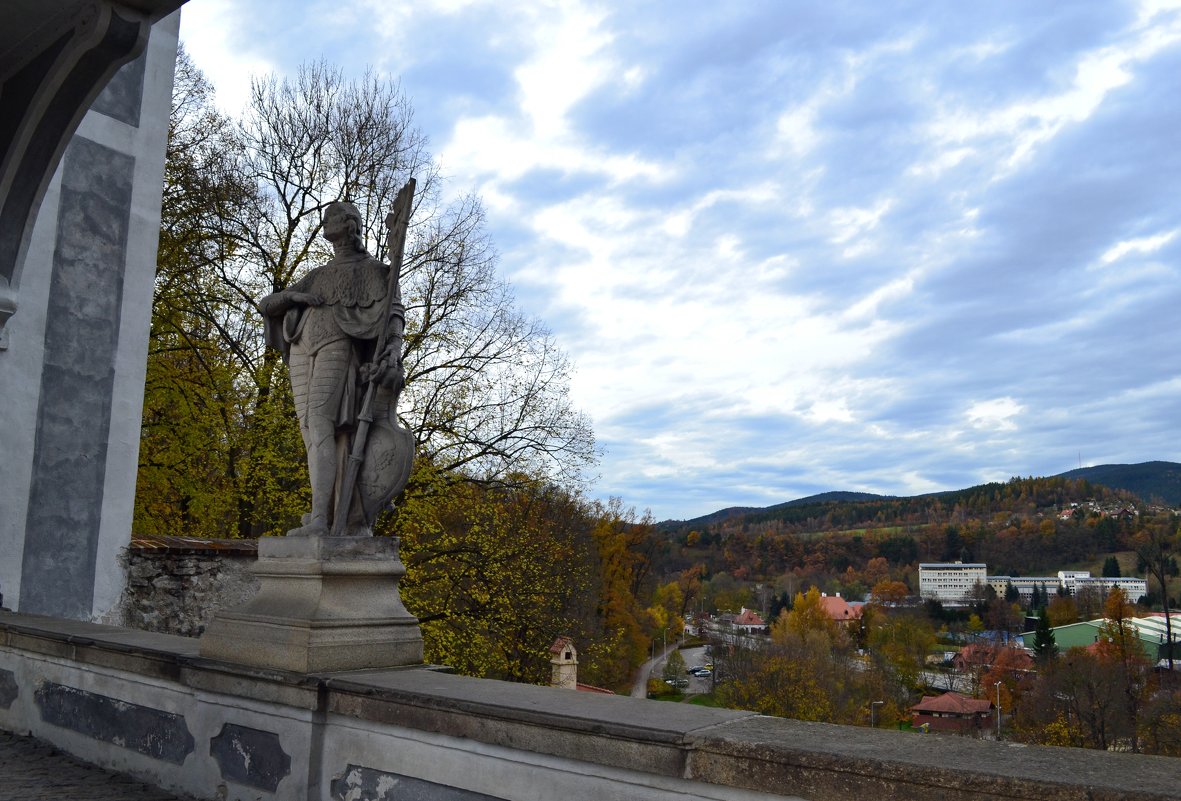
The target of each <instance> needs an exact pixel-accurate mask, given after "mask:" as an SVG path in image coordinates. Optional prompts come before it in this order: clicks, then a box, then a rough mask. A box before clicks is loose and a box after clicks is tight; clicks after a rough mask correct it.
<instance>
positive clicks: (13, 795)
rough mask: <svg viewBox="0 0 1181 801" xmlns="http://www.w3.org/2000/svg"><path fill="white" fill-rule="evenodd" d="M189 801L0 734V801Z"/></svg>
mask: <svg viewBox="0 0 1181 801" xmlns="http://www.w3.org/2000/svg"><path fill="white" fill-rule="evenodd" d="M49 799H53V801H60V799H79V800H80V801H81V800H82V799H85V801H193V799H191V798H189V797H188V796H179V795H174V794H172V793H166V792H164V791H163V790H160V789H158V788H156V787H152V786H151V785H148V784H144V783H143V782H141V781H137V780H135V779H132V778H129V777H127V776H121V775H119V774H117V773H111V772H109V771H105V770H103V769H102V768H96V767H95V766H93V765H87V764H86V763H85V762H80V761H79V760H77V759H75V758H74V757H72V756H70V755H69V754H66V753H64V752H62V751H59V750H57V749H56V748H54V747H53V746H52V745H49V744H48V743H46V742H43V741H41V740H38V739H36V738H34V737H22V736H20V735H16V734H12V733H10V732H6V731H0V801H49Z"/></svg>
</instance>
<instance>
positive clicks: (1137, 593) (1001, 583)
mask: <svg viewBox="0 0 1181 801" xmlns="http://www.w3.org/2000/svg"><path fill="white" fill-rule="evenodd" d="M920 583H921V581H920ZM987 583H988V585H989V586H990V587H992V589H993V590H994V591H995V592H996V594H997V595H1000V596H1002V597H1003V596H1004V595H1005V593H1006V592H1007V591H1008V589H1009V587H1010V586H1013V587H1015V588H1016V590H1017V592H1019V593H1021V599H1022V600H1023V601H1028V600H1029V598H1030V596H1031V595H1033V589H1034V587H1037V588H1038V590H1039V591H1041V592H1043V593H1046V594H1049V593H1051V592H1054V593H1056V592H1058V588H1059V587H1061V588H1062V589H1063V590H1065V592H1066V594H1067V595H1077V594H1078V592H1079V590H1086V589H1094V590H1095V592H1097V593H1098V594H1099V596H1100V597H1101V598H1102V597H1106V596H1107V594H1108V593H1109V592H1111V590H1112V588H1113V587H1119V588H1120V589H1122V590H1123V591H1124V594H1125V595H1127V596H1128V600H1129V601H1131V602H1132V603H1136V602H1137V601H1139V600H1140V599H1141V598H1143V597H1144V596H1145V595H1147V594H1148V582H1147V581H1146V580H1145V579H1142V578H1131V577H1128V578H1097V577H1093V576H1092V575H1091V572H1090V571H1089V570H1059V571H1058V575H1057V576H1056V577H1055V576H989V577H988V580H987Z"/></svg>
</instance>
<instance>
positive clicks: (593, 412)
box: [181, 0, 1181, 519]
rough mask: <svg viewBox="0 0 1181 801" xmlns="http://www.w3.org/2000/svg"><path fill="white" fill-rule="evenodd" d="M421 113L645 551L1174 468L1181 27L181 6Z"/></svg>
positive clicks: (263, 49) (574, 7)
mask: <svg viewBox="0 0 1181 801" xmlns="http://www.w3.org/2000/svg"><path fill="white" fill-rule="evenodd" d="M181 37H182V39H183V41H184V42H185V45H186V47H187V48H188V49H189V52H190V54H191V55H192V57H193V60H194V61H195V63H196V64H197V65H198V66H199V67H200V68H201V69H203V70H204V71H205V72H206V74H207V75H208V77H209V78H210V79H211V80H212V81H213V82H214V84H215V86H216V87H217V89H218V92H219V101H220V102H221V104H222V105H223V106H224V107H225V108H227V109H228V110H231V111H232V110H236V109H238V108H240V107H241V106H242V104H243V103H244V102H245V98H246V92H247V89H248V82H247V81H246V76H248V75H251V74H261V73H265V72H276V73H279V74H292V73H294V71H295V70H296V68H297V67H298V66H299V64H300V63H302V62H305V61H310V60H315V59H320V58H324V59H325V60H327V61H329V62H331V63H334V64H337V65H339V66H340V67H342V68H343V69H344V70H345V71H346V73H347V74H350V75H358V76H359V75H360V74H361V73H363V71H364V70H365V68H366V67H367V66H372V67H374V68H375V69H377V70H379V71H380V72H382V73H385V74H388V75H391V76H397V77H399V78H400V80H401V83H402V88H403V90H404V91H405V92H406V93H407V94H408V95H409V96H410V98H411V99H412V101H413V103H414V105H415V109H416V115H417V122H418V124H419V126H420V127H421V128H422V130H423V131H424V132H425V133H426V134H427V136H428V137H429V138H430V140H431V145H432V148H433V150H434V152H435V154H436V156H437V158H438V159H439V161H440V163H441V164H442V168H443V171H444V173H445V174H446V175H447V176H449V189H450V191H451V192H454V193H455V194H463V193H466V192H470V191H476V192H478V193H479V194H480V195H482V197H483V200H484V203H485V205H486V207H487V210H488V221H489V229H490V233H491V235H492V238H493V240H494V241H495V243H496V246H497V248H498V250H499V251H500V253H501V262H500V266H501V270H502V272H503V275H504V277H505V278H506V279H508V280H509V281H510V282H511V283H512V284H513V285H514V286H515V288H516V292H517V296H518V299H519V301H520V304H521V306H522V307H523V308H524V309H525V310H526V311H527V312H528V313H529V314H531V315H533V316H536V317H538V318H540V319H542V320H543V321H545V323H546V324H547V325H548V326H549V327H550V329H551V330H552V331H553V332H554V334H555V335H556V337H557V339H558V341H559V342H560V344H561V345H562V346H563V347H564V348H565V349H566V350H567V352H568V353H569V354H570V356H571V358H572V359H573V361H574V363H575V365H576V367H577V373H576V375H575V377H574V381H573V385H572V392H573V396H574V400H575V402H576V404H577V405H578V406H579V407H581V408H582V409H583V410H584V411H586V412H587V414H589V415H590V416H591V418H592V419H593V421H594V426H595V432H596V436H597V438H598V442H599V445H600V446H601V448H602V449H603V451H604V454H603V459H602V462H601V465H600V473H601V477H600V479H599V480H598V482H597V483H596V485H595V486H594V489H593V493H594V494H595V495H596V496H599V497H606V496H608V495H617V496H620V497H622V498H623V500H624V502H625V503H626V504H628V505H634V506H636V507H637V508H638V509H641V510H642V509H645V508H650V509H651V510H652V513H653V514H654V515H655V516H656V518H657V519H665V518H689V517H694V516H697V515H700V514H705V513H708V512H711V511H714V510H716V509H718V508H721V507H724V506H733V505H750V506H765V505H769V504H773V503H779V502H782V501H786V500H791V499H793V498H798V497H802V496H806V495H810V494H813V493H816V492H823V491H827V490H834V489H843V490H860V491H866V492H878V493H887V494H905V495H910V494H917V493H922V492H928V491H934V490H942V489H956V488H960V487H965V486H970V485H973V484H977V483H980V482H984V481H994V480H1004V479H1007V478H1009V477H1011V476H1014V475H1052V474H1055V473H1059V472H1062V471H1065V470H1069V469H1071V468H1074V467H1078V466H1079V464H1080V462H1081V463H1082V464H1083V465H1088V464H1103V463H1111V462H1140V461H1147V460H1153V459H1166V460H1171V461H1181V438H1179V436H1178V435H1179V434H1181V431H1179V428H1181V331H1178V320H1179V319H1181V280H1179V279H1181V276H1179V272H1181V0H1149V1H1147V2H1115V1H1114V0H1096V1H1095V2H1083V1H1081V0H1071V1H1070V2H1037V3H1032V2H1028V0H1014V1H1013V2H1003V1H997V2H986V3H979V2H977V3H962V2H961V3H950V2H892V1H891V2H870V3H866V2H857V3H855V2H838V1H836V0H816V1H815V2H812V1H809V2H796V1H795V0H768V2H754V1H753V0H752V1H751V2H733V3H716V2H710V3H701V2H691V1H690V0H678V1H677V2H663V1H662V0H652V1H650V2H645V1H644V0H639V2H629V3H624V2H617V3H592V2H580V1H579V0H570V1H569V2H534V1H533V0H530V1H529V2H514V1H513V0H497V1H496V2H483V1H482V0H434V2H425V1H424V2H390V1H389V0H332V2H319V1H318V0H303V1H302V2H292V0H191V2H189V3H188V4H187V5H186V6H185V11H184V17H183V19H182V26H181Z"/></svg>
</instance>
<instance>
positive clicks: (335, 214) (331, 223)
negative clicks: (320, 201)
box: [324, 203, 357, 242]
mask: <svg viewBox="0 0 1181 801" xmlns="http://www.w3.org/2000/svg"><path fill="white" fill-rule="evenodd" d="M356 227H357V223H356V220H354V219H353V218H352V215H350V214H349V211H348V209H347V208H345V207H344V206H343V205H342V204H339V203H333V204H332V205H331V206H329V207H328V208H327V209H325V210H324V238H325V239H327V240H328V241H329V242H336V241H337V240H340V239H344V238H345V237H348V236H351V235H352V234H353V233H354V230H355V229H356Z"/></svg>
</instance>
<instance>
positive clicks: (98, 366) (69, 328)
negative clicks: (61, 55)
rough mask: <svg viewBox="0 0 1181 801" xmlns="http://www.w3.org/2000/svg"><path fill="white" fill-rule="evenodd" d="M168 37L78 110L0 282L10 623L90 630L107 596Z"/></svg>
mask: <svg viewBox="0 0 1181 801" xmlns="http://www.w3.org/2000/svg"><path fill="white" fill-rule="evenodd" d="M149 5H150V4H149ZM176 5H179V3H176V4H174V5H173V6H172V7H173V8H175V6H176ZM112 19H114V18H112ZM118 19H122V18H121V17H119V18H118ZM124 22H125V23H126V25H130V26H131V28H129V29H128V30H129V31H130V32H131V33H136V32H137V31H139V30H141V29H140V27H137V26H139V25H140V24H144V23H142V22H141V23H134V24H133V23H131V22H126V21H124ZM113 24H114V23H112V25H113ZM179 25H180V14H179V12H176V13H174V14H172V15H171V16H170V17H167V18H165V19H163V20H161V21H160V22H158V23H156V25H155V26H153V27H152V28H151V33H150V36H149V38H148V42H147V46H146V49H145V50H144V52H143V53H142V54H141V55H139V56H138V57H137V58H136V59H135V60H133V61H131V62H129V63H127V64H126V65H124V66H123V67H122V68H120V70H119V72H118V73H116V75H115V77H114V78H112V79H111V81H110V83H109V84H107V86H106V88H105V89H104V90H103V91H102V92H101V94H99V95H98V96H97V98H96V99H95V100H94V102H93V103H92V104H91V105H90V110H89V111H88V112H87V113H86V116H85V117H84V118H83V119H82V121H81V123H80V124H79V125H78V127H77V130H76V131H75V133H74V135H73V138H72V139H70V140H69V144H68V145H67V146H66V147H65V152H64V155H63V156H62V158H61V162H60V164H59V165H58V167H57V171H56V173H55V174H54V176H53V178H52V180H51V181H49V182H48V186H47V189H46V190H45V192H44V196H43V198H39V202H40V207H39V211H38V212H37V216H36V222H35V224H33V226H32V231H31V233H30V234H29V235H28V240H27V241H28V246H27V249H26V250H25V251H24V257H23V259H21V261H20V263H19V264H18V267H19V268H20V269H19V270H14V271H13V272H12V274H11V276H8V277H7V278H6V280H5V281H0V283H2V284H5V285H7V286H8V290H9V291H10V294H11V291H12V290H13V288H14V287H15V286H16V284H15V283H10V282H15V281H16V279H17V278H19V279H20V280H19V303H16V304H15V306H14V304H13V303H8V306H14V308H16V313H15V314H10V312H11V311H12V309H11V308H8V306H6V305H5V302H4V299H3V297H0V318H4V319H3V320H0V322H4V323H6V324H5V327H4V344H5V345H6V347H5V348H4V349H2V350H0V552H2V553H3V554H4V558H3V559H0V593H3V595H4V604H5V606H8V607H10V608H15V609H19V611H22V612H29V613H35V614H45V615H53V616H56V617H68V618H79V619H88V618H89V619H94V618H99V617H101V616H102V615H103V614H104V613H106V612H107V611H108V610H109V609H111V608H112V607H113V606H114V605H115V604H116V603H117V601H118V599H119V596H120V593H121V592H122V588H123V576H122V571H121V569H120V567H119V563H118V555H119V551H120V549H121V548H123V547H124V546H126V544H127V542H128V541H129V538H130V535H131V518H132V510H133V505H134V493H135V473H136V464H137V462H138V456H139V431H140V425H141V412H142V406H143V383H144V371H145V366H146V361H147V342H148V328H149V324H150V320H151V306H152V290H153V278H154V276H155V267H156V245H157V241H158V239H159V229H160V197H161V186H162V185H163V173H164V149H165V143H166V140H167V134H168V112H169V108H170V103H171V93H172V75H173V67H174V64H175V59H176V46H177V33H178V29H179ZM104 30H105V29H104ZM137 35H138V34H137ZM87 65H89V66H87ZM100 66H101V65H98V64H91V63H90V62H84V63H82V62H80V65H79V67H78V69H79V70H82V71H83V72H85V71H86V70H87V69H89V70H91V71H92V72H93V71H94V70H97V69H99V67H100ZM29 69H32V67H29ZM22 75H23V73H22ZM66 85H67V86H68V85H69V84H68V82H67V84H66ZM4 88H5V89H8V88H9V86H8V85H7V84H6V85H5V87H4ZM79 91H80V90H79ZM14 94H15V91H14ZM67 95H68V93H67ZM71 97H72V95H69V96H62V95H61V94H59V95H55V96H54V102H58V103H61V104H63V106H62V107H63V113H65V111H67V110H68V109H66V106H68V101H69V100H70V98H71ZM35 150H36V149H35V148H31V147H30V149H29V152H30V153H31V152H33V151H35ZM26 156H27V157H28V158H31V157H32V156H30V155H28V153H26ZM50 161H51V160H50ZM6 164H7V162H6ZM50 167H52V163H51V164H50ZM18 172H19V171H18ZM30 180H31V179H30ZM18 183H19V182H18V181H14V183H13V184H12V185H11V186H9V187H6V188H5V193H6V194H5V197H4V198H3V199H4V200H6V201H13V202H15V201H14V200H13V199H14V198H17V199H20V197H25V196H24V195H20V197H17V196H18V195H19V193H17V192H16V189H15V187H16V186H17V184H18ZM10 190H11V191H10ZM30 192H31V190H30ZM14 193H15V194H14ZM26 194H28V193H26ZM32 194H34V195H35V194H36V193H35V192H34V193H32ZM30 196H31V195H30ZM25 200H28V198H25ZM26 205H27V204H26ZM5 208H7V206H6V207H5ZM22 208H23V207H22ZM19 216H20V215H17V217H19ZM9 223H10V221H8V220H7V218H5V222H4V226H3V228H4V230H3V234H4V236H5V237H6V238H5V240H4V241H5V242H9V239H12V240H13V242H16V241H18V240H19V241H23V240H22V239H21V231H22V230H23V228H22V225H23V220H22V219H16V220H15V222H12V224H11V225H10V224H9ZM10 235H11V236H10ZM14 237H15V239H13V238H14ZM10 244H11V243H10ZM14 247H15V246H14ZM13 249H14V248H9V249H8V250H5V251H4V253H5V254H8V253H9V251H10V250H13ZM0 295H3V293H0ZM12 297H15V295H13V296H12ZM9 300H11V298H9Z"/></svg>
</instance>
